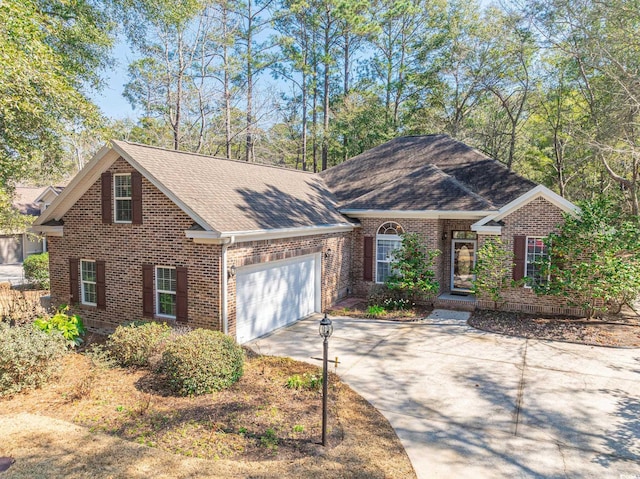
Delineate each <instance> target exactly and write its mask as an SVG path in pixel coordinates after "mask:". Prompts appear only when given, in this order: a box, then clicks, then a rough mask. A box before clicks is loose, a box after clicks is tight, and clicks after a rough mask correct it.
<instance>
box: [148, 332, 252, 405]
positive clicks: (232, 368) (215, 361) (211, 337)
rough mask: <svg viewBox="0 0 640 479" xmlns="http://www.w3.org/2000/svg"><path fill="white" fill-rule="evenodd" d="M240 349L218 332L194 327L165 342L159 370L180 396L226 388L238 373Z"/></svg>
mask: <svg viewBox="0 0 640 479" xmlns="http://www.w3.org/2000/svg"><path fill="white" fill-rule="evenodd" d="M243 366H244V351H243V350H242V347H241V346H240V345H238V344H237V343H236V342H235V341H234V340H233V338H231V337H229V336H227V335H225V334H222V333H221V332H219V331H210V330H206V329H195V330H193V331H191V332H189V333H187V334H184V335H182V336H179V337H178V338H176V339H175V340H174V341H172V342H170V343H169V344H167V347H166V348H165V350H164V351H163V353H162V360H161V362H160V366H159V371H160V372H161V373H162V374H165V375H166V377H167V380H168V382H169V385H170V387H171V389H172V390H173V391H174V392H175V393H177V394H179V395H181V396H191V395H198V394H207V393H211V392H214V391H219V390H221V389H226V388H228V387H230V386H231V385H232V384H233V383H235V382H236V381H238V379H240V377H241V376H242V372H243Z"/></svg>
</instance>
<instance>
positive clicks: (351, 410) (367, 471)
mask: <svg viewBox="0 0 640 479" xmlns="http://www.w3.org/2000/svg"><path fill="white" fill-rule="evenodd" d="M86 340H87V341H86V343H100V342H102V341H103V340H104V338H102V337H101V336H100V335H89V336H88V337H87V338H86ZM246 353H247V360H246V362H245V368H244V375H243V376H242V378H241V379H240V381H238V382H237V383H236V384H234V385H233V386H232V387H231V388H230V389H228V390H224V391H220V392H217V393H213V394H207V395H203V396H197V397H186V398H181V397H175V396H173V395H172V393H171V392H170V391H169V389H168V388H167V385H166V384H164V383H163V381H162V380H160V379H159V378H158V377H157V376H155V375H151V374H150V373H149V371H147V370H144V369H138V370H135V369H120V368H115V369H106V368H104V367H99V366H97V365H95V364H93V363H92V361H91V360H90V359H89V358H88V357H86V356H84V355H82V354H77V353H71V354H69V355H68V356H66V357H65V358H64V364H63V368H62V374H61V376H60V377H59V379H58V380H57V381H55V380H54V381H51V382H50V383H49V384H47V385H45V386H44V387H43V388H41V389H39V390H37V391H27V392H23V393H20V394H17V395H16V396H14V397H13V398H0V409H1V410H2V413H1V414H4V415H7V414H14V415H16V414H21V413H30V414H36V415H43V416H49V417H53V418H56V419H61V420H63V421H69V422H73V423H75V424H77V425H80V426H84V427H86V428H87V430H88V431H91V432H93V433H106V434H108V435H110V436H115V437H118V438H121V439H124V440H126V441H130V442H131V443H136V444H142V445H145V446H150V447H151V448H154V449H158V450H162V451H165V452H166V453H174V454H179V455H182V456H189V457H198V458H202V459H207V460H214V461H226V464H227V466H225V467H229V468H232V469H233V468H234V467H235V466H234V464H236V461H237V464H238V467H240V466H242V467H243V468H245V469H246V468H249V469H250V470H251V473H250V474H247V473H246V472H240V469H238V473H237V475H236V476H235V477H267V476H266V475H264V476H263V474H264V473H265V472H268V473H269V476H268V477H283V478H289V477H389V478H401V477H402V478H404V477H415V475H414V473H413V470H412V467H411V464H410V462H409V461H408V458H407V456H406V453H405V451H404V449H403V448H402V446H401V445H400V441H399V440H398V438H397V436H396V434H395V432H394V431H393V429H392V428H391V426H390V425H389V423H388V422H387V420H386V419H385V418H384V417H383V416H382V415H381V414H380V413H379V412H378V411H377V410H376V409H374V408H373V407H372V406H371V405H370V404H368V403H367V402H366V401H364V400H363V399H362V398H361V397H360V396H358V395H357V394H355V393H354V392H353V391H352V390H351V389H350V388H349V387H348V386H346V385H345V384H343V383H342V382H341V381H340V379H339V378H338V377H337V376H336V375H334V374H331V375H330V381H329V386H330V387H329V431H328V447H326V448H323V447H321V446H319V445H318V441H319V438H320V436H321V428H320V424H321V423H320V416H321V415H320V412H321V409H320V406H321V388H316V389H304V388H300V389H294V388H290V387H287V383H288V379H289V378H291V377H292V376H294V375H299V376H300V377H305V375H314V376H316V377H318V376H320V374H321V373H320V371H319V368H318V366H314V365H309V364H306V363H301V362H298V361H294V360H292V359H289V358H278V357H270V356H261V355H258V354H255V353H253V352H252V351H250V350H247V351H246ZM373 437H375V439H372V438H373ZM61 440H63V439H62V438H61ZM14 446H15V447H18V446H17V445H15V444H14ZM2 452H11V451H3V450H2V447H0V456H2V455H3V454H1V453H2ZM126 461H133V459H132V458H128V459H126ZM293 462H295V463H296V464H297V472H296V469H293V470H291V471H289V469H290V468H291V464H292V463H293ZM250 464H254V465H255V467H254V466H250ZM323 464H324V467H320V468H321V469H323V468H324V469H327V470H328V471H331V470H332V469H334V472H336V471H335V469H336V468H339V469H340V473H336V474H331V472H329V473H328V474H317V473H316V468H317V467H318V466H319V465H320V466H322V465H323ZM337 464H339V466H337ZM297 473H300V475H297ZM151 475H153V474H151ZM214 475H215V474H214ZM54 476H55V477H67V473H66V472H65V473H62V472H61V473H60V474H53V475H52V476H48V477H54ZM232 476H233V474H232ZM25 477H35V476H30V475H29V474H27V476H25ZM87 477H89V476H87ZM92 477H93V476H92ZM95 477H98V476H95ZM99 477H102V476H99ZM105 477H116V476H111V475H108V474H107V476H105ZM117 477H127V476H126V474H125V475H122V476H117ZM194 477H195V476H194Z"/></svg>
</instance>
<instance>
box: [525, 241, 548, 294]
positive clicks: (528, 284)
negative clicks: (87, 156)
mask: <svg viewBox="0 0 640 479" xmlns="http://www.w3.org/2000/svg"><path fill="white" fill-rule="evenodd" d="M546 238H547V237H546V236H526V237H525V241H524V277H525V278H529V279H530V280H531V282H529V281H526V282H525V284H524V287H525V288H528V289H532V288H533V286H534V284H535V283H533V279H534V278H533V277H532V276H529V239H541V240H542V241H543V243H542V244H543V245H544V250H546V251H545V253H546V256H547V258H548V257H549V251H548V248H547V245H546V244H544V240H545V239H546ZM550 279H551V276H550V275H549V274H547V278H546V281H549V280H550Z"/></svg>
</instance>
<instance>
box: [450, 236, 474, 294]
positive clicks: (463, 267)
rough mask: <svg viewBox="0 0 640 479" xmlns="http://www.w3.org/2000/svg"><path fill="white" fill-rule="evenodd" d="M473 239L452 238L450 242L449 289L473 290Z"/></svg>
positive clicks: (464, 291) (465, 291) (467, 291)
mask: <svg viewBox="0 0 640 479" xmlns="http://www.w3.org/2000/svg"><path fill="white" fill-rule="evenodd" d="M476 244H477V242H476V241H475V240H468V239H454V240H452V243H451V291H459V292H463V293H469V292H471V291H472V290H473V280H474V278H475V276H474V275H473V267H474V266H475V264H476Z"/></svg>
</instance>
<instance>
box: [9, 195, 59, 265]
mask: <svg viewBox="0 0 640 479" xmlns="http://www.w3.org/2000/svg"><path fill="white" fill-rule="evenodd" d="M63 189H64V186H35V187H34V186H18V187H16V196H15V199H14V201H13V206H14V207H15V208H16V209H17V210H18V211H19V212H20V213H22V214H23V215H32V216H34V218H35V217H38V216H39V215H40V214H41V213H42V212H43V211H44V210H45V209H47V207H48V206H49V205H50V204H51V202H52V201H53V200H54V199H55V198H56V197H57V196H58V195H59V194H60V192H61V191H62V190H63ZM33 234H34V233H33V231H32V230H31V228H29V230H27V231H24V232H22V233H18V234H0V264H15V263H22V262H23V261H24V259H25V258H26V257H27V256H29V255H32V254H36V253H42V252H44V251H47V243H46V241H47V240H46V238H44V237H43V236H37V237H34V236H33Z"/></svg>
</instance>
